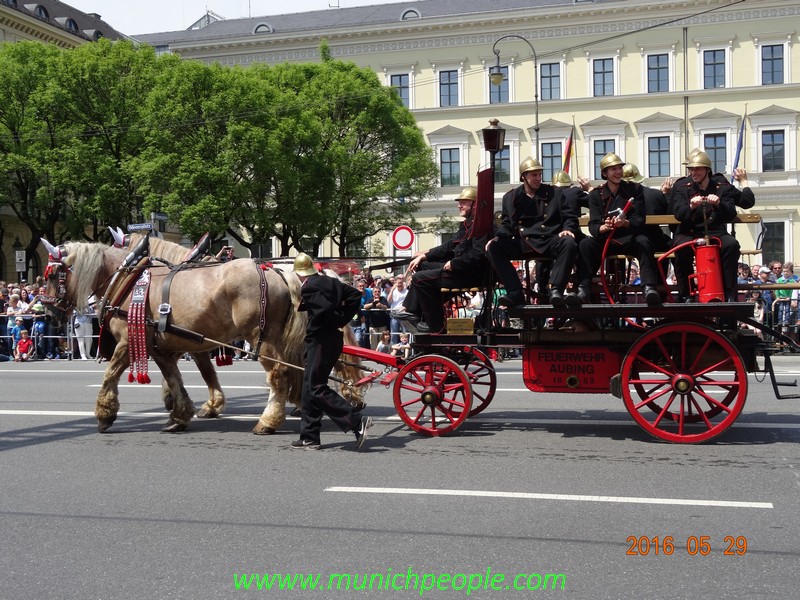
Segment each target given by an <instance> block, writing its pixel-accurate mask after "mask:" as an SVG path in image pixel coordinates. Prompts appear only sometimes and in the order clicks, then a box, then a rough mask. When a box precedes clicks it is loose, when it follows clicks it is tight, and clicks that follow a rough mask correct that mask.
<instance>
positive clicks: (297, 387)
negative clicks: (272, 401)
mask: <svg viewBox="0 0 800 600" xmlns="http://www.w3.org/2000/svg"><path fill="white" fill-rule="evenodd" d="M281 275H282V276H283V279H284V280H285V281H286V286H287V287H288V288H289V300H290V302H291V306H289V317H288V319H287V321H286V327H285V328H284V330H283V348H284V353H285V356H284V358H285V360H286V362H288V363H291V364H293V365H298V366H302V365H303V353H304V351H305V337H306V322H307V316H306V313H304V312H300V311H298V310H297V307H298V306H300V300H301V298H300V280H299V279H298V278H297V277H296V276H295V274H294V273H291V272H289V273H281ZM287 376H288V379H289V398H288V399H289V401H290V402H291V403H292V404H295V405H296V406H300V398H301V396H302V393H303V371H302V370H300V369H289V373H288V375H287Z"/></svg>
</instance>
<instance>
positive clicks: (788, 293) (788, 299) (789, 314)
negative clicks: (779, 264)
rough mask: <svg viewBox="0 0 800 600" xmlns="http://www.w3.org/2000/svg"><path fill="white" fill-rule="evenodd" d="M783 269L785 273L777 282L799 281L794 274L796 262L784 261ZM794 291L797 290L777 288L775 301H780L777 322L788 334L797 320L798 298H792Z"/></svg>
mask: <svg viewBox="0 0 800 600" xmlns="http://www.w3.org/2000/svg"><path fill="white" fill-rule="evenodd" d="M782 270H783V273H782V275H781V276H780V277H778V281H777V283H779V284H780V283H797V281H798V277H797V275H795V274H794V263H791V262H787V263H784V265H783V269H782ZM794 291H796V290H775V302H777V303H778V315H777V319H778V320H777V324H778V326H779V327H780V328H781V329H782V330H783V333H784V334H787V335H788V334H789V330H790V327H794V324H795V321H796V320H797V300H796V299H795V300H792V295H793V292H794Z"/></svg>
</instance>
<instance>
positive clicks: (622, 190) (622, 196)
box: [589, 181, 647, 244]
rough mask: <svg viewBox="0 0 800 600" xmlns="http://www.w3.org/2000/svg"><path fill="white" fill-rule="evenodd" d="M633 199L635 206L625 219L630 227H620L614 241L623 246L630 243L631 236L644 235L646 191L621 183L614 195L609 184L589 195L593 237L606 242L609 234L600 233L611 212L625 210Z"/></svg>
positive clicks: (629, 209) (640, 187) (628, 183)
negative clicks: (619, 209)
mask: <svg viewBox="0 0 800 600" xmlns="http://www.w3.org/2000/svg"><path fill="white" fill-rule="evenodd" d="M631 198H633V205H632V206H631V207H630V208H628V212H626V213H625V218H627V219H628V221H629V222H630V226H628V227H620V228H619V229H617V230H616V231H615V232H614V239H615V240H616V241H618V242H619V243H621V244H626V243H627V242H629V241H630V239H631V236H633V235H635V234H638V233H643V232H644V224H645V217H646V215H647V210H646V208H645V202H644V189H643V188H642V186H641V185H640V184H638V183H633V182H630V181H621V182H620V184H619V189H618V190H617V193H616V194H614V193H612V192H611V190H610V189H609V187H608V184H606V183H604V184H603V185H601V186H599V187H596V188H594V189H593V190H592V191H591V192H590V193H589V233H591V234H592V237H594V238H598V239H601V240H604V239H606V238H607V237H608V232H606V233H600V226H601V225H602V224H603V223H604V222H605V219H606V215H607V214H608V213H609V211H612V210H616V209H618V208H622V209H624V208H625V206H626V205H627V204H628V200H629V199H631Z"/></svg>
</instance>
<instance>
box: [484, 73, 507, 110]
mask: <svg viewBox="0 0 800 600" xmlns="http://www.w3.org/2000/svg"><path fill="white" fill-rule="evenodd" d="M500 70H501V71H502V73H503V81H501V82H500V85H494V84H492V83H490V84H489V104H504V103H506V102H508V67H500Z"/></svg>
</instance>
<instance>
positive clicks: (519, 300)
mask: <svg viewBox="0 0 800 600" xmlns="http://www.w3.org/2000/svg"><path fill="white" fill-rule="evenodd" d="M497 303H498V304H499V305H500V306H505V307H506V308H511V307H514V306H517V305H519V304H525V296H524V295H523V294H522V290H514V291H513V292H509V293H507V294H506V295H505V296H500V298H499V299H498V301H497Z"/></svg>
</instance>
